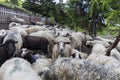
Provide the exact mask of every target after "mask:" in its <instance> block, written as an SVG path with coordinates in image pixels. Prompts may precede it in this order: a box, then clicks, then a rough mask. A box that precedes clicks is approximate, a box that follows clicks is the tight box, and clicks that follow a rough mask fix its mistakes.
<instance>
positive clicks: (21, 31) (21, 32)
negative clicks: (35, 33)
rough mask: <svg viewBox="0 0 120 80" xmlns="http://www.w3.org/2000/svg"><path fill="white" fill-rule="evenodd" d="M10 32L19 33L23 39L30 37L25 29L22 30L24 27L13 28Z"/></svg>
mask: <svg viewBox="0 0 120 80" xmlns="http://www.w3.org/2000/svg"><path fill="white" fill-rule="evenodd" d="M10 30H16V31H18V32H19V33H20V34H21V36H22V37H25V36H27V35H28V34H27V32H26V30H25V28H22V27H11V28H10Z"/></svg>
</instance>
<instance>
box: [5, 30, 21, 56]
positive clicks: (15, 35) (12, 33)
mask: <svg viewBox="0 0 120 80" xmlns="http://www.w3.org/2000/svg"><path fill="white" fill-rule="evenodd" d="M7 40H13V41H15V42H17V43H16V44H15V47H16V51H15V54H18V52H19V50H20V49H21V47H22V45H23V40H22V37H21V34H20V33H19V32H18V31H16V30H8V31H7V35H6V36H5V37H4V40H3V44H4V43H5V42H6V41H7Z"/></svg>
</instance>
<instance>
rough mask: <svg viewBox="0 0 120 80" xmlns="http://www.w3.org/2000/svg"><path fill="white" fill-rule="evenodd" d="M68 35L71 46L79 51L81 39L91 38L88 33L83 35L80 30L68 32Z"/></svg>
mask: <svg viewBox="0 0 120 80" xmlns="http://www.w3.org/2000/svg"><path fill="white" fill-rule="evenodd" d="M68 37H69V39H70V40H71V45H72V48H74V49H77V50H79V51H81V46H82V42H83V41H85V40H92V37H90V36H89V35H85V34H83V33H81V32H73V33H71V34H69V35H68Z"/></svg>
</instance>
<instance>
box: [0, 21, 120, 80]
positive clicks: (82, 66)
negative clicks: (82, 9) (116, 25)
mask: <svg viewBox="0 0 120 80" xmlns="http://www.w3.org/2000/svg"><path fill="white" fill-rule="evenodd" d="M114 41H115V40H108V39H104V38H102V37H99V39H94V38H92V37H91V36H90V35H87V34H84V33H82V32H75V31H73V30H70V29H69V28H62V27H58V25H55V26H49V25H21V24H20V23H16V22H12V23H10V25H9V29H8V30H5V29H1V30H0V65H1V67H0V80H120V43H119V44H118V45H117V46H116V48H114V49H112V50H111V53H110V56H106V52H107V50H108V48H109V47H110V46H111V45H110V44H109V42H111V43H113V42H114ZM83 46H86V48H89V49H90V47H92V49H91V52H84V51H83V48H85V47H83Z"/></svg>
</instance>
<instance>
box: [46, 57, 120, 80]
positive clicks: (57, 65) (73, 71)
mask: <svg viewBox="0 0 120 80" xmlns="http://www.w3.org/2000/svg"><path fill="white" fill-rule="evenodd" d="M45 78H46V79H45V80H119V79H120V76H119V75H116V74H115V73H114V71H112V70H108V69H107V68H105V67H104V66H103V65H99V64H95V63H92V62H90V61H87V60H80V59H72V58H59V59H57V60H56V61H55V62H54V63H53V64H52V65H51V67H50V72H48V73H46V76H45Z"/></svg>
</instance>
